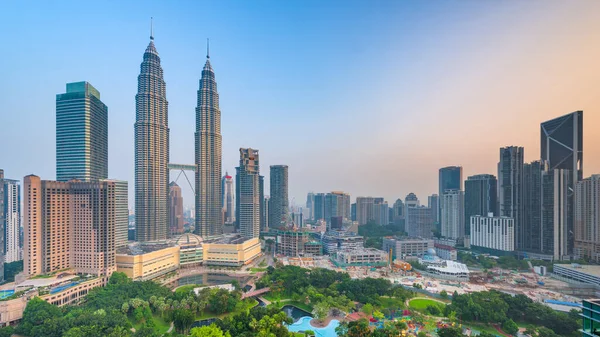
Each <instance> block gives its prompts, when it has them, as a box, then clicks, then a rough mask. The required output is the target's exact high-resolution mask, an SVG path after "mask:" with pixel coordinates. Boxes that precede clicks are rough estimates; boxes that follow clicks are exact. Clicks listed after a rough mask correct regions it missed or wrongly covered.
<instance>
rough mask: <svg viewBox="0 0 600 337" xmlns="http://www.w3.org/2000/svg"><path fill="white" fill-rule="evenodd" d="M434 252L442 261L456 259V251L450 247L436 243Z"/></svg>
mask: <svg viewBox="0 0 600 337" xmlns="http://www.w3.org/2000/svg"><path fill="white" fill-rule="evenodd" d="M435 251H436V253H437V255H438V256H439V257H440V258H442V259H444V260H451V261H456V259H457V258H458V256H457V251H456V249H455V248H454V247H451V246H447V245H442V244H439V243H436V244H435Z"/></svg>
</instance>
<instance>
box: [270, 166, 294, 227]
mask: <svg viewBox="0 0 600 337" xmlns="http://www.w3.org/2000/svg"><path fill="white" fill-rule="evenodd" d="M269 179H270V185H269V186H270V190H271V194H270V195H269V225H268V226H269V228H279V227H281V226H285V225H286V224H287V222H288V218H289V216H290V209H289V207H290V204H289V200H288V167H287V165H271V172H270V175H269Z"/></svg>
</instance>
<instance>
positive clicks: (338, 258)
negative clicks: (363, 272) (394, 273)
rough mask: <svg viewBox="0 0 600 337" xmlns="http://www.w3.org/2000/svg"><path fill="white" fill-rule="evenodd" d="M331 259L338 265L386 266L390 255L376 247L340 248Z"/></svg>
mask: <svg viewBox="0 0 600 337" xmlns="http://www.w3.org/2000/svg"><path fill="white" fill-rule="evenodd" d="M331 261H332V262H333V263H334V264H335V265H336V266H338V267H347V266H385V265H386V264H387V262H388V255H387V254H386V253H385V252H384V251H382V250H379V249H375V248H362V249H353V250H339V251H337V252H336V253H335V254H334V255H332V256H331Z"/></svg>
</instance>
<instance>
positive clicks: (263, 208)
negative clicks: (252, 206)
mask: <svg viewBox="0 0 600 337" xmlns="http://www.w3.org/2000/svg"><path fill="white" fill-rule="evenodd" d="M258 199H259V208H260V215H259V219H260V230H261V231H266V230H268V229H269V199H270V198H269V196H268V195H265V177H264V176H261V175H259V176H258Z"/></svg>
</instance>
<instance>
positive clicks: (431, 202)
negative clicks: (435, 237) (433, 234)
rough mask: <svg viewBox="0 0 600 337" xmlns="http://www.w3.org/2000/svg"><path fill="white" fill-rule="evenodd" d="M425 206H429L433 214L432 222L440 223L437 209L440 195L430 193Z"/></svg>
mask: <svg viewBox="0 0 600 337" xmlns="http://www.w3.org/2000/svg"><path fill="white" fill-rule="evenodd" d="M427 207H429V208H431V210H432V212H433V213H434V214H433V222H435V223H436V224H438V223H440V221H441V219H440V215H441V214H439V212H438V210H439V209H440V196H439V195H437V194H432V195H430V196H428V197H427Z"/></svg>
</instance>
